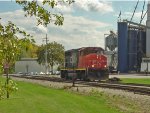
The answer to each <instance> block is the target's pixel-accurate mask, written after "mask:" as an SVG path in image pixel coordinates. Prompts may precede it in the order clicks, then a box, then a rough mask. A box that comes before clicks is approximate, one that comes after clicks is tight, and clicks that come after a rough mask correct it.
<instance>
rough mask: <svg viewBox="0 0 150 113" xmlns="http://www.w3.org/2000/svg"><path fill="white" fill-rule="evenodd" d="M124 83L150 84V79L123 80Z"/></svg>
mask: <svg viewBox="0 0 150 113" xmlns="http://www.w3.org/2000/svg"><path fill="white" fill-rule="evenodd" d="M121 80H122V81H121V82H122V83H136V84H149V85H150V78H121Z"/></svg>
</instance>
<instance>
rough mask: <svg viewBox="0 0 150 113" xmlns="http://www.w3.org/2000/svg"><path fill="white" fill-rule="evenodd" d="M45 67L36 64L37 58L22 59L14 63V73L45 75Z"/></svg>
mask: <svg viewBox="0 0 150 113" xmlns="http://www.w3.org/2000/svg"><path fill="white" fill-rule="evenodd" d="M45 70H46V69H45V66H43V65H40V64H38V62H37V58H22V59H21V60H20V61H17V62H16V63H15V73H19V72H22V73H31V72H32V73H40V72H44V73H45Z"/></svg>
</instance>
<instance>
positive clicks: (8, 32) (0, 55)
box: [0, 22, 33, 98]
mask: <svg viewBox="0 0 150 113" xmlns="http://www.w3.org/2000/svg"><path fill="white" fill-rule="evenodd" d="M17 34H20V35H21V38H22V39H19V37H18V36H17ZM29 37H31V36H30V35H29V34H26V32H25V31H21V30H20V29H19V28H18V27H17V26H16V25H14V24H13V23H12V22H8V24H7V25H2V24H0V68H1V69H3V70H4V68H5V72H7V80H6V88H7V98H9V87H8V86H9V80H10V79H9V77H8V73H9V70H11V69H12V67H13V65H14V63H15V61H16V60H18V59H19V58H20V54H21V50H22V49H23V48H26V47H28V44H29V43H30V42H31V41H33V39H30V38H29Z"/></svg>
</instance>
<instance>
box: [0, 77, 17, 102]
mask: <svg viewBox="0 0 150 113" xmlns="http://www.w3.org/2000/svg"><path fill="white" fill-rule="evenodd" d="M17 90H18V88H17V84H16V83H15V82H14V81H13V80H11V79H9V80H8V84H6V83H5V84H4V85H3V84H2V82H0V100H1V99H3V98H4V95H5V94H6V92H8V93H9V94H11V93H12V92H14V91H17Z"/></svg>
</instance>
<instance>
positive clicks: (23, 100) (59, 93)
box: [0, 77, 121, 113]
mask: <svg viewBox="0 0 150 113" xmlns="http://www.w3.org/2000/svg"><path fill="white" fill-rule="evenodd" d="M0 81H2V78H1V77H0ZM17 84H18V88H19V90H18V91H17V92H15V93H13V94H12V95H11V96H10V99H3V100H0V113H121V112H120V111H119V110H118V109H117V108H115V107H112V106H111V105H110V104H108V102H107V100H106V98H104V97H103V96H102V97H101V98H98V97H96V96H88V95H81V94H78V93H73V92H69V91H65V90H62V89H59V90H58V89H51V88H47V87H44V86H40V85H37V84H31V83H25V82H17Z"/></svg>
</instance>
